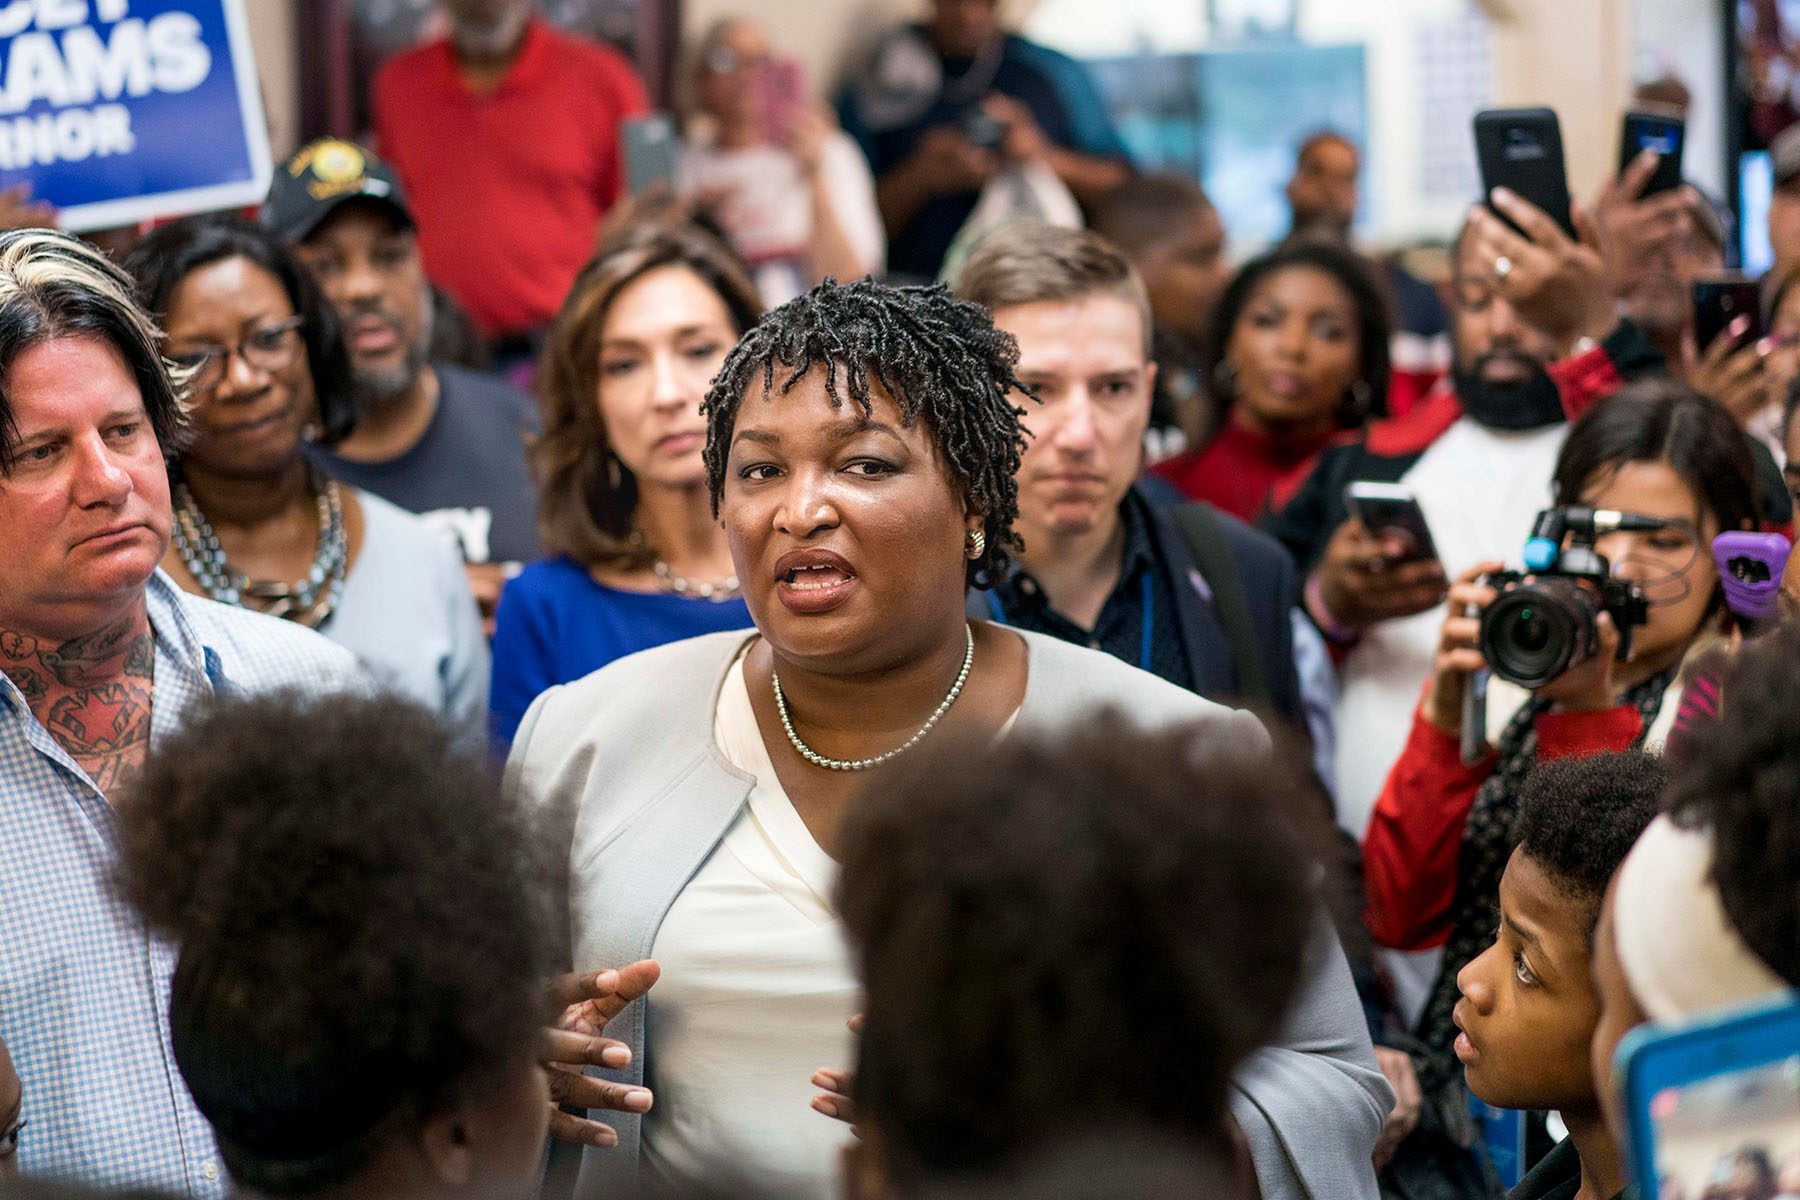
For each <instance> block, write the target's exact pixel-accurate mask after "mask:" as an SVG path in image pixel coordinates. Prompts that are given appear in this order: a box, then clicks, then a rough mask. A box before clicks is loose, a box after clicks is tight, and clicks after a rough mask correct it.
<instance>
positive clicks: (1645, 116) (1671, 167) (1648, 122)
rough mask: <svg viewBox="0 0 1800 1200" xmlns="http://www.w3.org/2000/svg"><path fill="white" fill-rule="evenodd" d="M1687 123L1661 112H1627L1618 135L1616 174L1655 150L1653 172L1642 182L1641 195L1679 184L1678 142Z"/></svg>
mask: <svg viewBox="0 0 1800 1200" xmlns="http://www.w3.org/2000/svg"><path fill="white" fill-rule="evenodd" d="M1686 128H1687V127H1686V126H1685V125H1684V124H1683V123H1682V120H1681V118H1680V117H1670V116H1665V115H1663V114H1662V113H1651V112H1628V113H1626V114H1625V127H1624V129H1623V131H1622V132H1621V133H1620V135H1619V174H1621V175H1623V174H1624V173H1625V168H1626V167H1629V166H1630V165H1631V163H1632V160H1633V159H1635V158H1636V157H1637V156H1638V155H1640V154H1642V153H1643V152H1644V151H1646V150H1654V151H1656V153H1657V155H1658V158H1657V160H1656V173H1655V174H1653V175H1651V176H1650V181H1649V182H1648V183H1646V184H1645V185H1644V191H1643V193H1642V194H1643V195H1645V196H1654V195H1655V194H1656V193H1658V192H1671V191H1674V190H1675V189H1676V188H1678V187H1680V186H1681V143H1682V137H1683V134H1684V133H1685V132H1686Z"/></svg>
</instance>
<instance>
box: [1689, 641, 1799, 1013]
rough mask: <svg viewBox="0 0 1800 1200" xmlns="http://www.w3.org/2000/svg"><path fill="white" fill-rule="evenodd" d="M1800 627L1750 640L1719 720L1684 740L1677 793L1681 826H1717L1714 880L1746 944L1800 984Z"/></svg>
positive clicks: (1726, 687) (1725, 690)
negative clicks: (1797, 686) (1797, 685)
mask: <svg viewBox="0 0 1800 1200" xmlns="http://www.w3.org/2000/svg"><path fill="white" fill-rule="evenodd" d="M1796 679H1800V624H1796V623H1795V621H1794V620H1793V619H1789V620H1788V621H1786V622H1784V623H1783V624H1782V625H1780V626H1778V627H1777V628H1776V629H1775V630H1773V631H1772V632H1770V633H1768V634H1766V635H1764V636H1762V637H1760V638H1757V639H1756V640H1755V641H1752V642H1749V643H1747V644H1746V645H1745V646H1744V648H1743V650H1742V651H1741V652H1740V653H1739V654H1738V656H1737V660H1736V661H1735V662H1734V663H1733V664H1732V666H1731V669H1730V671H1729V672H1728V673H1727V674H1726V676H1725V680H1724V682H1723V684H1722V685H1721V687H1720V706H1719V716H1718V719H1717V720H1716V721H1713V722H1711V723H1709V724H1708V725H1707V726H1706V727H1705V729H1704V730H1702V731H1698V732H1696V734H1695V736H1693V737H1691V738H1689V739H1688V741H1687V742H1686V743H1684V746H1683V753H1682V757H1681V758H1680V759H1679V760H1678V761H1677V762H1676V764H1675V767H1674V778H1673V779H1672V781H1671V782H1670V785H1669V791H1668V807H1669V810H1670V812H1671V814H1672V815H1673V816H1674V818H1675V821H1676V823H1677V824H1679V825H1681V826H1683V827H1685V828H1689V829H1698V828H1705V829H1708V830H1710V831H1711V832H1712V840H1713V856H1714V859H1713V878H1714V880H1715V881H1716V882H1717V884H1718V887H1719V898H1720V900H1721V901H1722V903H1723V904H1724V906H1725V914H1726V916H1728V917H1729V918H1730V919H1731V923H1732V925H1733V926H1734V927H1735V928H1736V929H1737V931H1738V934H1739V936H1741V937H1742V938H1743V939H1744V944H1745V945H1747V946H1749V947H1750V949H1751V950H1753V951H1755V952H1756V954H1757V956H1758V957H1759V958H1761V959H1762V960H1763V961H1764V962H1765V963H1767V964H1768V965H1769V967H1770V969H1771V970H1773V971H1774V972H1775V973H1776V974H1777V975H1780V976H1781V977H1782V978H1783V979H1785V980H1787V981H1788V982H1789V983H1790V984H1793V985H1794V986H1795V987H1800V707H1797V706H1796V705H1795V704H1794V681H1795V680H1796Z"/></svg>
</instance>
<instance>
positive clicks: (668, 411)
mask: <svg viewBox="0 0 1800 1200" xmlns="http://www.w3.org/2000/svg"><path fill="white" fill-rule="evenodd" d="M761 315H762V304H761V301H760V300H759V299H758V297H757V293H756V289H755V287H754V286H753V285H752V284H751V283H750V280H749V278H748V276H747V275H746V274H745V272H744V270H743V267H742V266H741V265H740V263H739V261H738V260H737V259H736V258H735V257H734V256H733V255H732V254H731V252H730V251H728V250H726V249H725V248H724V247H723V246H722V245H720V244H719V242H718V241H717V240H716V239H714V238H712V237H710V236H708V235H707V234H705V233H704V232H701V231H700V230H698V229H694V228H691V227H675V228H671V227H669V226H666V225H661V224H657V225H644V226H637V227H629V228H627V229H625V230H624V231H622V232H621V233H619V234H618V235H617V236H616V237H614V238H613V239H612V240H610V241H609V242H607V243H606V244H605V245H603V246H602V247H601V249H600V253H599V254H598V255H597V256H596V257H595V259H594V261H593V262H591V263H589V264H588V267H587V269H586V270H584V271H583V272H582V273H581V275H580V277H579V278H577V279H576V281H575V285H574V287H573V288H571V289H570V291H569V296H568V298H567V299H566V300H565V301H564V302H563V308H562V312H561V313H559V314H558V315H557V319H556V323H555V324H554V325H553V326H552V327H551V330H550V336H549V340H548V341H547V342H546V344H545V347H544V359H543V365H542V368H541V371H540V375H539V379H538V402H539V407H540V411H541V414H542V420H543V434H542V436H541V437H539V439H538V440H537V443H536V444H535V445H534V446H533V448H532V458H533V467H534V469H535V472H536V475H537V480H538V531H539V535H540V537H541V538H542V540H543V543H544V547H545V549H546V550H548V551H549V553H550V557H548V558H546V559H543V560H542V561H539V562H535V563H533V564H531V565H530V566H528V567H526V568H525V570H524V571H523V572H521V573H520V574H519V576H518V577H517V578H516V579H514V580H512V581H511V582H510V583H508V584H507V585H506V590H505V591H504V592H503V593H502V594H501V597H500V609H499V614H498V617H497V621H496V628H495V631H494V674H493V692H492V696H491V704H490V711H491V714H492V716H491V723H492V729H493V732H494V734H495V736H496V737H498V738H501V739H505V740H511V738H512V735H513V731H514V730H515V729H516V728H517V727H518V724H519V718H520V717H522V716H524V715H525V710H526V708H528V707H529V706H530V704H531V702H532V701H533V700H535V699H536V698H537V696H538V695H539V693H541V692H543V691H545V690H546V689H548V688H551V687H554V686H555V685H557V684H559V683H566V682H568V681H569V680H572V679H579V678H581V677H582V676H583V675H586V674H588V673H589V672H591V671H596V670H598V669H599V668H601V667H603V666H605V665H606V664H607V663H609V662H611V661H612V660H613V659H615V658H622V657H624V656H625V655H627V654H632V653H635V652H636V651H639V650H645V649H648V648H649V647H651V646H660V645H662V644H663V643H664V642H673V641H679V640H680V639H682V638H687V637H693V636H695V635H697V634H702V633H713V632H717V631H718V630H722V629H741V628H743V627H745V626H747V625H749V624H750V613H749V610H748V609H746V608H745V607H744V601H743V599H742V598H741V597H740V596H739V594H738V581H737V578H736V577H735V576H734V575H733V574H732V567H731V552H730V551H729V549H727V547H726V545H725V535H724V533H723V532H722V531H721V530H720V528H719V523H718V521H717V520H715V519H714V517H713V515H712V511H711V500H710V498H709V494H708V491H707V481H706V466H705V464H704V463H703V462H701V459H700V452H701V450H702V449H703V448H704V446H705V443H706V422H705V420H704V419H703V418H702V417H701V416H700V401H701V399H702V397H704V396H705V394H706V388H707V385H708V384H709V383H710V382H711V381H712V377H713V375H714V374H715V373H716V372H717V371H718V369H719V365H720V364H721V363H723V362H724V361H725V355H726V354H727V353H728V352H729V351H730V350H731V348H732V347H733V346H734V345H736V344H737V340H738V338H739V337H741V336H742V335H743V334H744V331H745V330H747V329H749V328H750V326H751V325H753V324H755V323H756V321H757V319H758V318H759V317H760V316H761Z"/></svg>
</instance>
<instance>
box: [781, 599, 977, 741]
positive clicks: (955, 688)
mask: <svg viewBox="0 0 1800 1200" xmlns="http://www.w3.org/2000/svg"><path fill="white" fill-rule="evenodd" d="M963 637H964V638H965V639H967V642H968V649H966V650H965V651H964V652H963V661H962V670H960V671H958V672H957V673H956V682H955V683H953V684H951V685H950V694H949V695H947V696H945V697H944V702H943V703H942V704H940V705H938V706H937V711H936V712H934V713H932V714H931V717H930V719H929V720H927V721H926V722H925V723H924V724H923V725H921V726H919V732H917V733H915V734H913V735H912V736H911V737H909V738H907V739H906V741H905V742H904V743H902V744H901V745H898V746H895V747H894V748H893V749H892V750H889V751H888V752H887V753H886V754H877V755H875V756H874V757H873V758H827V757H826V756H825V755H823V754H820V753H819V752H818V751H817V750H814V749H813V748H812V747H811V746H809V745H807V744H806V743H805V742H803V741H801V740H800V735H799V734H797V733H795V732H794V721H793V718H791V717H790V716H788V706H787V697H786V696H783V695H782V694H781V676H780V675H778V674H776V673H775V672H774V671H770V672H769V679H770V681H771V682H773V683H774V685H775V711H776V712H778V713H780V714H781V727H782V728H783V729H784V730H786V731H787V736H788V741H789V742H791V743H792V744H793V747H794V749H795V750H797V751H799V752H800V757H801V758H804V759H805V760H806V761H807V762H809V763H811V764H812V765H813V766H815V767H824V768H825V769H826V770H827V771H866V770H868V769H869V768H870V767H879V766H880V765H881V764H882V763H884V762H886V761H887V760H888V759H890V758H893V757H895V756H896V755H900V754H905V753H906V752H907V751H908V750H911V749H912V748H913V747H914V746H916V745H918V744H919V742H920V740H921V739H923V738H924V736H925V735H926V734H928V733H930V732H931V730H932V727H933V726H934V725H936V724H937V723H938V721H939V720H941V719H942V718H943V716H944V714H945V713H947V712H949V711H950V706H951V705H952V704H954V703H956V698H957V697H958V696H960V695H962V690H963V684H965V683H967V682H968V681H969V668H970V667H973V666H974V665H975V632H974V630H973V629H972V628H970V627H969V626H968V625H964V626H963Z"/></svg>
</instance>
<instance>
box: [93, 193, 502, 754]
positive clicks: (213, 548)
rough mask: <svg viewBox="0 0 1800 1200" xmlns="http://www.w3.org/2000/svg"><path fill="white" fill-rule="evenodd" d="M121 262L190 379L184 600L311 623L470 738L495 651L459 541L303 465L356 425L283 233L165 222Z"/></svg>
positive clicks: (309, 291) (340, 349)
mask: <svg viewBox="0 0 1800 1200" xmlns="http://www.w3.org/2000/svg"><path fill="white" fill-rule="evenodd" d="M125 265H126V268H127V269H128V270H129V271H130V272H131V273H132V275H133V277H134V278H135V279H136V280H137V283H138V288H139V290H140V291H141V292H142V295H143V299H144V302H145V304H146V305H147V306H148V307H149V309H150V310H151V312H152V313H154V314H155V315H156V317H157V319H158V320H159V321H160V322H161V323H162V326H163V330H164V332H165V334H166V335H167V343H166V349H165V353H167V354H168V356H169V357H170V358H171V359H173V360H174V361H175V362H176V363H177V364H178V365H179V366H181V367H182V368H184V369H185V370H186V371H187V372H188V373H189V376H188V381H187V388H186V396H187V400H188V403H189V405H190V414H191V417H192V424H193V436H192V439H191V440H190V441H189V443H188V444H187V445H186V446H185V447H183V448H182V449H181V451H180V453H179V455H178V456H177V457H175V458H173V459H172V460H171V462H170V464H169V475H170V481H171V484H172V486H171V488H170V492H171V498H172V500H173V502H174V508H175V522H174V537H173V540H172V544H171V546H170V548H169V553H168V556H167V558H165V559H164V561H163V568H164V569H165V570H166V571H168V573H169V575H170V576H171V577H172V578H173V579H174V580H175V582H176V583H178V584H179V585H180V586H181V587H183V588H185V589H186V590H187V591H190V592H193V593H196V594H198V595H202V596H209V597H211V598H212V599H214V600H217V601H220V602H221V603H225V604H232V605H237V606H239V607H242V608H251V609H255V610H257V611H259V612H265V613H268V614H269V615H270V616H276V617H282V618H285V619H287V620H290V621H298V622H300V623H301V624H303V625H308V626H310V627H312V628H315V629H317V630H318V631H319V632H320V633H322V634H324V635H325V636H327V637H329V638H331V639H332V640H333V641H336V642H338V643H339V644H341V645H343V646H345V647H347V648H348V649H350V650H352V651H354V652H355V653H356V655H357V656H358V657H359V658H361V659H362V660H363V662H364V663H365V664H366V665H367V666H368V667H369V668H370V669H371V671H372V672H373V673H374V674H375V676H376V678H377V680H378V681H379V682H381V683H382V684H384V685H387V686H392V687H394V688H396V689H397V690H399V691H402V692H404V693H406V694H407V695H409V696H412V697H414V698H416V699H418V700H420V701H421V702H423V703H425V704H428V705H431V706H433V707H435V708H436V709H438V710H439V711H440V712H442V713H443V714H444V715H445V716H446V717H447V718H449V719H451V720H452V721H454V722H456V723H457V724H458V725H459V726H460V727H462V728H464V729H467V730H469V731H470V733H471V734H472V735H475V736H479V731H480V730H481V729H482V728H483V727H484V726H485V724H486V708H487V685H488V651H487V643H486V641H485V639H484V638H483V636H482V632H481V619H480V616H479V614H478V613H477V611H476V608H475V602H474V600H473V599H472V598H471V597H470V595H469V590H468V585H467V583H466V582H465V579H464V575H463V569H462V561H461V556H460V554H458V552H457V550H456V547H455V546H454V545H453V544H452V543H451V541H450V539H449V537H448V536H447V535H441V534H439V533H438V532H437V531H436V530H433V529H432V528H430V527H429V526H427V525H426V524H425V523H424V522H422V521H420V520H419V519H418V518H417V517H414V516H412V515H410V514H408V513H405V512H403V511H401V510H400V509H398V508H395V507H394V506H393V505H391V504H388V503H387V502H386V501H384V500H381V499H380V498H379V497H376V496H372V495H370V494H369V493H367V492H363V491H359V490H357V489H356V488H352V487H346V486H343V485H341V484H339V483H337V482H336V481H335V480H333V479H331V478H330V477H329V476H327V475H326V474H325V473H324V472H323V471H322V470H320V468H319V467H318V466H317V465H316V464H314V463H312V462H311V461H309V459H308V457H307V455H306V447H307V445H308V444H309V443H313V442H317V443H319V444H322V445H331V444H334V443H336V442H338V441H341V440H342V439H343V438H344V437H345V436H347V435H348V434H349V432H350V429H351V427H352V426H353V425H354V423H355V420H356V410H355V406H354V403H353V398H352V395H351V391H350V382H349V367H348V362H347V359H346V357H345V352H344V345H343V340H342V335H341V333H340V331H339V329H338V324H337V320H336V317H335V315H334V314H333V312H332V310H331V306H330V305H329V304H328V303H326V302H325V300H324V298H323V297H322V296H321V295H320V293H319V291H318V289H317V287H316V286H315V285H314V284H313V282H312V279H311V277H310V276H308V275H307V274H306V272H305V270H304V269H303V268H302V267H301V266H300V265H299V263H298V261H297V260H296V259H295V258H294V257H293V255H292V254H291V252H290V251H289V250H288V248H287V246H286V244H285V243H283V242H282V241H281V240H280V239H279V238H278V237H277V236H276V235H274V234H273V233H270V232H269V231H267V230H265V229H263V228H261V227H260V226H257V225H254V224H251V223H250V222H247V221H244V220H242V219H241V218H237V217H227V216H212V217H195V218H190V219H187V220H183V221H177V222H175V223H173V224H171V225H165V226H163V227H162V228H160V229H157V230H155V231H153V232H152V233H151V234H150V235H149V236H148V237H146V238H145V239H144V240H143V241H142V242H141V243H139V245H138V247H137V248H136V249H135V250H133V251H132V253H131V255H130V256H129V257H128V258H127V259H126V264H125Z"/></svg>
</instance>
